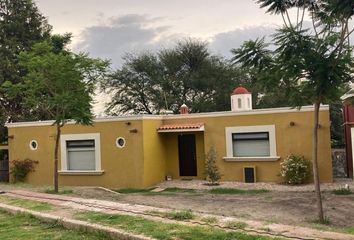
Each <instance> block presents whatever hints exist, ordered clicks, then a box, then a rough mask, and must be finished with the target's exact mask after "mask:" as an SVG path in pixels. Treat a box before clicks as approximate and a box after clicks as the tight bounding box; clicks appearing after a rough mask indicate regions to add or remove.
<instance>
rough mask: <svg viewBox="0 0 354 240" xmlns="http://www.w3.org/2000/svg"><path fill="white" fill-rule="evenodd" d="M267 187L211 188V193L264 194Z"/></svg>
mask: <svg viewBox="0 0 354 240" xmlns="http://www.w3.org/2000/svg"><path fill="white" fill-rule="evenodd" d="M267 192H269V190H267V189H237V188H213V189H210V190H209V193H211V194H245V195H248V194H249V195H253V194H262V193H267Z"/></svg>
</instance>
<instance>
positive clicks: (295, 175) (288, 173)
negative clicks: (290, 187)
mask: <svg viewBox="0 0 354 240" xmlns="http://www.w3.org/2000/svg"><path fill="white" fill-rule="evenodd" d="M280 167H281V169H280V175H281V176H282V177H283V178H284V179H285V182H286V183H288V184H302V183H304V182H305V181H307V180H308V179H309V178H310V177H311V163H310V161H308V160H306V159H305V158H304V156H299V155H293V154H291V155H289V156H288V157H287V158H286V159H285V160H284V161H283V162H282V163H281V164H280Z"/></svg>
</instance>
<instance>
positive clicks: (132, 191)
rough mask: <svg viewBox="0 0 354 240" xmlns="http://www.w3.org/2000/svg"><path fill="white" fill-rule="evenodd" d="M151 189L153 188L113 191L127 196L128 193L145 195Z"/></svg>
mask: <svg viewBox="0 0 354 240" xmlns="http://www.w3.org/2000/svg"><path fill="white" fill-rule="evenodd" d="M153 189H155V188H121V189H115V190H113V191H115V192H118V193H124V194H129V193H146V192H150V191H151V190H153Z"/></svg>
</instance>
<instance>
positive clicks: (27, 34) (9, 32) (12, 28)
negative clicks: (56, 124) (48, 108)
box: [0, 0, 51, 142]
mask: <svg viewBox="0 0 354 240" xmlns="http://www.w3.org/2000/svg"><path fill="white" fill-rule="evenodd" d="M0 29H1V31H0V112H1V116H0V142H3V141H4V140H6V136H7V133H6V130H5V127H4V124H5V122H7V121H9V122H13V121H20V120H27V117H28V116H32V117H33V116H34V115H33V113H31V112H29V111H25V110H24V108H23V106H22V104H21V102H22V98H21V96H16V97H11V98H10V97H9V96H8V95H7V92H6V91H4V89H2V85H3V84H4V83H5V82H10V83H12V84H17V83H19V82H22V77H23V76H24V75H26V69H25V68H24V67H23V66H21V65H20V64H19V59H18V56H19V54H20V52H21V51H29V50H30V49H31V48H32V46H33V45H34V44H35V43H37V42H41V41H43V40H46V39H49V37H50V31H51V26H50V25H48V24H47V21H46V18H45V17H44V16H43V15H42V14H41V13H40V12H39V10H38V8H37V7H36V5H35V3H34V2H33V1H31V0H11V1H10V0H0ZM36 120H39V118H36Z"/></svg>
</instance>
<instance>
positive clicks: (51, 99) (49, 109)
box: [4, 37, 108, 192]
mask: <svg viewBox="0 0 354 240" xmlns="http://www.w3.org/2000/svg"><path fill="white" fill-rule="evenodd" d="M61 39H62V40H63V39H65V37H63V38H61ZM55 46H56V45H54V47H53V44H50V43H48V42H43V43H38V44H35V45H34V47H33V49H32V51H25V52H21V53H20V56H19V64H20V65H21V66H22V67H23V68H24V69H26V72H27V74H26V76H25V77H24V81H22V82H20V83H17V84H13V83H11V82H10V81H7V82H5V83H4V88H5V91H6V93H7V94H8V97H11V96H12V97H18V96H20V97H21V99H22V100H23V101H22V102H21V107H23V108H24V109H26V110H29V111H31V112H35V113H43V114H46V115H47V116H49V117H50V119H54V123H53V126H55V128H56V137H55V148H54V175H53V176H54V190H55V192H58V187H59V184H58V151H59V140H60V134H61V129H62V127H63V126H64V125H65V124H66V123H67V122H68V121H74V122H76V123H80V124H84V125H87V124H91V123H92V118H93V115H92V112H91V103H92V95H93V94H94V88H95V84H96V81H98V80H100V78H101V77H104V75H105V70H106V67H107V65H108V62H106V61H102V60H99V59H91V58H88V57H87V56H86V55H84V54H78V55H77V54H73V53H71V52H68V51H57V50H58V49H56V48H55Z"/></svg>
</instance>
